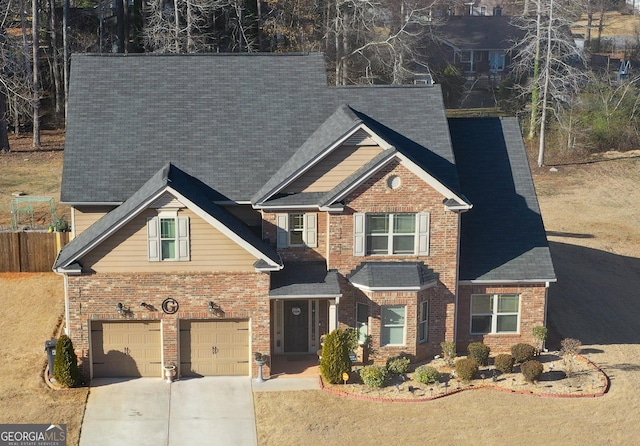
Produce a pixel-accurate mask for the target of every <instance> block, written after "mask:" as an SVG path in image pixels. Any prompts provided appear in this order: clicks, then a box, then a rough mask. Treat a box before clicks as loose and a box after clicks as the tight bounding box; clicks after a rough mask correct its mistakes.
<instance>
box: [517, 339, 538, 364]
mask: <svg viewBox="0 0 640 446" xmlns="http://www.w3.org/2000/svg"><path fill="white" fill-rule="evenodd" d="M535 354H536V348H535V347H534V346H533V345H529V344H516V345H514V346H513V347H511V355H512V356H513V359H514V360H515V361H516V363H519V364H521V363H523V362H525V361H528V360H529V359H531V358H533V357H534V356H535Z"/></svg>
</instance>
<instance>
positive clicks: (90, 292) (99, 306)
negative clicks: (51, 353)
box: [68, 273, 271, 376]
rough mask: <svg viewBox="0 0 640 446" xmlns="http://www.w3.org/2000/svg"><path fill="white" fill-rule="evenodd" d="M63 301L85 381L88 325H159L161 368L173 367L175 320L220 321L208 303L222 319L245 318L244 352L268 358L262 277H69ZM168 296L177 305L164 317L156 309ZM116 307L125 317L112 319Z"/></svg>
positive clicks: (265, 289) (266, 283)
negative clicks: (221, 313)
mask: <svg viewBox="0 0 640 446" xmlns="http://www.w3.org/2000/svg"><path fill="white" fill-rule="evenodd" d="M68 297H69V330H70V334H71V339H72V341H73V344H74V346H75V349H76V354H77V355H78V358H79V359H80V360H81V365H82V370H83V373H84V374H85V375H86V376H89V358H90V348H91V346H90V340H89V331H90V325H91V321H94V320H95V321H98V320H101V321H118V320H127V321H143V320H159V321H161V324H162V337H163V340H162V341H163V346H162V353H163V360H164V363H165V364H175V365H179V364H180V358H179V352H178V336H177V334H178V330H179V321H180V320H181V319H200V320H211V319H215V320H220V318H219V317H216V316H213V315H212V314H211V313H210V312H209V310H208V304H209V302H210V301H213V302H215V303H216V304H218V305H219V306H220V308H221V309H222V310H223V311H224V317H223V319H249V320H250V325H251V327H250V333H251V337H250V346H249V348H250V349H251V350H250V351H251V352H255V351H260V352H262V353H264V354H267V355H271V348H270V342H269V326H270V323H269V276H268V274H263V273H189V274H180V273H175V274H155V273H154V274H93V275H83V276H70V277H69V285H68ZM170 297H171V298H173V299H175V300H176V301H178V304H179V305H180V308H179V310H178V312H177V313H175V314H165V313H164V312H163V311H162V310H161V307H162V302H163V301H164V300H165V299H167V298H170ZM143 301H144V302H145V303H147V304H150V305H152V306H153V307H155V308H156V309H157V310H158V311H149V310H147V309H145V308H142V307H141V306H140V304H141V302H143ZM118 303H122V304H123V306H124V307H128V308H129V309H130V314H129V315H127V317H126V318H124V317H123V316H120V315H118V313H117V311H116V305H117V304H118ZM251 364H252V376H257V373H258V372H257V371H258V367H257V366H256V365H255V364H254V363H253V361H251ZM264 372H265V374H266V375H268V373H269V367H268V365H267V366H265V367H264ZM159 376H160V371H159Z"/></svg>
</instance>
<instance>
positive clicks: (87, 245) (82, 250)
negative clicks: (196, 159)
mask: <svg viewBox="0 0 640 446" xmlns="http://www.w3.org/2000/svg"><path fill="white" fill-rule="evenodd" d="M173 171H176V173H177V169H176V168H175V167H174V166H172V165H171V164H168V165H165V166H164V167H163V168H162V169H160V170H159V171H158V172H157V173H156V174H155V175H154V176H153V177H152V178H151V179H149V180H148V181H147V183H145V185H144V186H143V187H142V188H140V189H139V190H138V191H137V192H136V194H142V193H143V190H144V188H145V187H146V186H152V185H153V182H154V181H157V180H158V178H160V177H159V176H161V181H162V182H164V183H165V184H166V182H168V181H171V180H170V179H169V176H170V174H171V172H173ZM166 193H169V194H171V195H172V196H173V197H175V198H176V199H177V200H178V201H179V202H181V203H182V204H183V205H184V206H185V207H187V208H188V209H190V210H191V211H192V212H194V213H195V214H196V215H198V216H199V217H200V218H202V219H203V220H205V221H206V222H208V223H209V224H211V225H212V226H213V227H214V228H216V229H217V230H218V231H220V232H221V233H222V234H224V235H225V236H226V237H228V238H229V239H231V240H233V241H234V242H235V243H237V244H238V245H239V246H241V247H242V248H243V249H245V250H246V251H247V252H249V253H250V254H251V255H253V256H254V257H255V258H256V259H257V262H262V263H263V264H262V265H261V266H260V267H259V268H258V267H257V269H259V270H260V271H270V270H278V269H280V268H282V262H281V261H275V260H274V259H272V258H270V256H268V255H265V253H263V252H261V251H260V250H259V249H258V248H257V247H255V246H254V245H252V244H251V243H249V242H248V241H246V240H245V239H244V238H242V237H240V236H239V235H238V234H237V233H236V232H235V231H233V230H232V229H231V228H229V227H227V225H225V224H224V223H222V222H221V221H219V220H218V219H217V218H215V217H214V216H212V215H210V214H209V213H208V212H206V211H205V210H203V209H202V208H201V207H200V206H198V205H197V204H195V203H194V202H193V201H192V200H190V199H189V198H187V197H186V196H185V195H184V194H182V193H180V192H179V191H178V190H176V189H175V188H173V187H172V186H168V185H164V186H162V187H160V188H159V189H156V190H155V191H153V192H151V193H150V194H149V195H148V196H146V197H144V198H142V197H141V199H140V202H139V203H138V204H137V205H135V200H134V196H135V194H134V196H132V197H131V198H130V199H129V200H127V201H125V203H123V204H122V205H120V206H119V207H117V208H115V209H114V210H112V211H111V212H109V213H108V214H107V215H105V216H104V217H102V218H100V219H99V220H98V221H97V222H96V223H94V225H96V224H99V223H101V222H108V220H110V219H113V220H114V221H113V223H112V224H109V225H108V227H107V228H105V229H103V230H101V231H100V232H99V233H98V234H97V235H96V236H95V237H94V238H90V237H91V235H87V234H90V229H91V227H90V228H89V229H87V230H86V231H85V232H83V233H81V234H79V235H78V236H77V237H75V238H74V239H73V240H72V241H71V242H70V243H69V244H68V245H66V246H65V248H64V249H62V250H61V251H60V252H59V253H58V257H57V259H56V262H55V264H54V267H53V269H54V271H56V272H65V271H66V269H65V268H66V267H68V266H70V265H72V264H74V263H77V262H78V260H79V259H80V258H82V257H83V256H85V255H86V254H88V253H89V252H91V251H92V250H93V249H95V248H96V247H97V246H98V245H100V244H101V243H103V242H104V241H105V240H106V239H107V238H109V237H110V236H111V235H113V234H114V233H115V232H117V231H118V230H119V229H121V228H122V227H124V225H126V224H127V223H128V222H130V221H131V220H132V219H133V218H135V217H136V216H138V215H139V214H140V213H142V212H143V211H144V210H145V209H147V208H150V207H151V206H152V205H153V204H154V203H156V202H157V200H159V199H161V198H162V196H163V194H166ZM127 202H131V203H132V205H133V206H132V207H131V209H127V208H126V204H127ZM221 210H222V209H221ZM94 225H92V226H94ZM85 238H88V240H84V239H85ZM75 245H79V246H78V247H77V248H76V246H75ZM73 249H77V250H76V251H75V252H71V254H70V255H68V256H65V254H67V253H68V252H70V251H69V250H73ZM73 271H75V268H74V269H73ZM70 272H71V271H70Z"/></svg>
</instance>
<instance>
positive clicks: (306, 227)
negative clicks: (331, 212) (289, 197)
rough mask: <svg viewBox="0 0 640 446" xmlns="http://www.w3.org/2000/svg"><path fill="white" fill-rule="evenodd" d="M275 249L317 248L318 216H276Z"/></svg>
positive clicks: (312, 214) (313, 214)
mask: <svg viewBox="0 0 640 446" xmlns="http://www.w3.org/2000/svg"><path fill="white" fill-rule="evenodd" d="M276 226H277V234H276V240H277V247H278V248H288V247H290V246H308V247H310V248H315V247H317V246H318V216H317V214H315V213H308V214H302V213H295V214H276Z"/></svg>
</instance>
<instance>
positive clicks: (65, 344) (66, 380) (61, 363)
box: [53, 335, 80, 387]
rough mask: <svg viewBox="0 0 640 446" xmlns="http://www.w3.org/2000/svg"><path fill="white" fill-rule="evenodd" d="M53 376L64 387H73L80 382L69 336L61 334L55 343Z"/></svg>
mask: <svg viewBox="0 0 640 446" xmlns="http://www.w3.org/2000/svg"><path fill="white" fill-rule="evenodd" d="M53 376H54V377H55V379H56V381H57V382H58V383H59V384H60V385H61V386H64V387H75V386H77V385H78V384H80V369H79V368H78V357H77V356H76V352H75V351H74V350H73V343H72V342H71V339H69V336H67V335H62V336H60V338H59V339H58V344H57V345H56V358H55V360H54V362H53Z"/></svg>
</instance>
